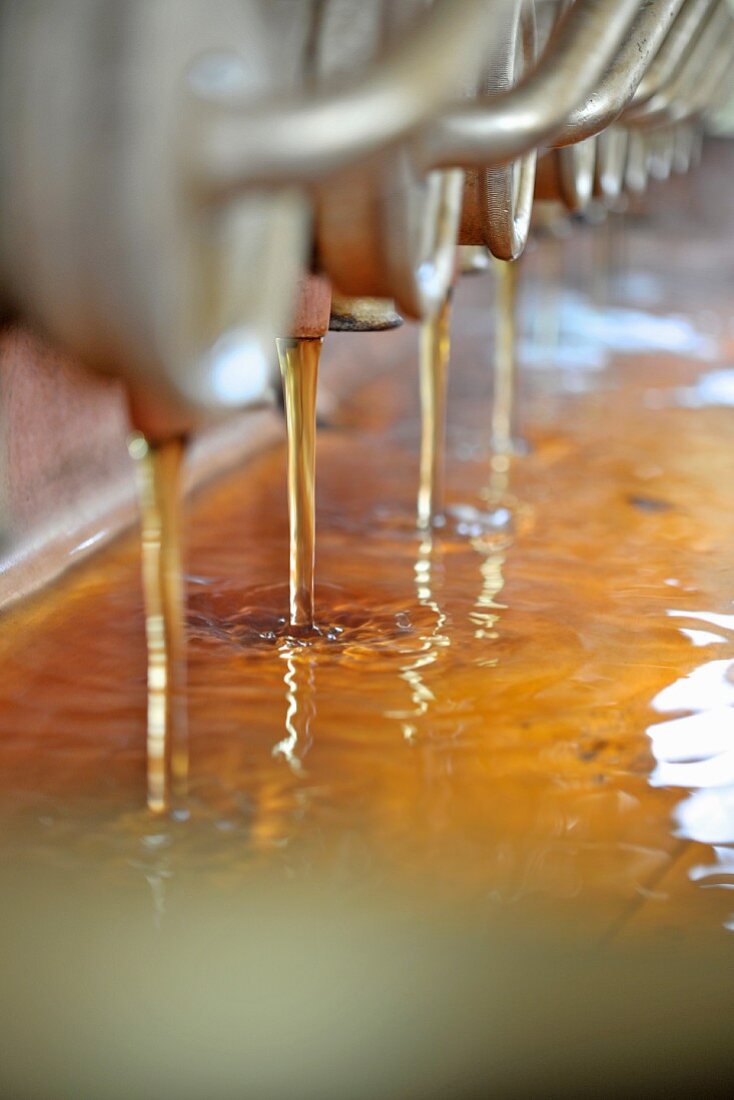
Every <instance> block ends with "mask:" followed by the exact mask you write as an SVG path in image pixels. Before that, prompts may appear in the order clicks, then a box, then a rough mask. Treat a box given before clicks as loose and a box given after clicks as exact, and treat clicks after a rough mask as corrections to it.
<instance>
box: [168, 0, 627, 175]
mask: <svg viewBox="0 0 734 1100" xmlns="http://www.w3.org/2000/svg"><path fill="white" fill-rule="evenodd" d="M509 2H510V0H491V3H487V0H437V3H436V4H435V6H434V8H432V9H431V10H430V12H429V14H428V15H427V16H426V17H425V19H424V21H423V23H422V24H421V25H420V26H419V27H418V28H416V30H415V31H414V32H413V33H412V34H411V35H410V37H409V38H408V40H407V41H404V42H402V43H401V44H400V46H399V48H397V49H395V50H393V51H392V52H391V53H390V54H389V55H388V56H387V57H386V58H385V59H384V60H383V61H381V62H380V63H378V64H376V65H375V66H373V67H372V68H371V69H370V71H369V72H368V73H366V74H365V75H364V76H363V77H361V78H359V79H358V80H356V81H354V82H352V83H351V84H344V82H341V83H340V85H339V86H338V87H336V88H333V89H325V90H323V91H319V92H316V93H315V94H314V95H313V96H310V97H308V98H306V99H304V98H303V96H302V95H299V96H296V97H291V98H283V99H281V100H279V101H278V102H272V101H271V102H268V103H265V104H263V106H261V107H257V106H255V105H253V103H252V102H251V101H250V102H247V100H246V99H245V100H244V101H243V100H241V99H239V98H238V97H235V96H232V97H224V98H219V99H216V100H212V99H208V100H204V99H202V98H200V97H199V98H196V97H192V101H191V103H190V107H191V114H192V118H191V120H190V133H189V135H188V141H187V142H186V149H187V158H188V167H189V174H190V178H191V179H192V181H193V182H194V183H195V184H197V185H198V186H199V187H200V188H201V189H203V190H205V191H209V192H213V193H220V194H221V193H222V192H225V193H226V192H227V191H232V190H238V189H240V188H241V187H242V186H244V185H247V184H251V185H277V184H282V183H287V182H290V181H292V180H294V179H295V180H298V181H299V182H308V181H315V180H319V179H321V178H323V177H324V176H326V175H328V174H330V173H333V172H336V171H339V170H340V169H342V168H344V167H345V166H346V165H348V164H350V163H353V162H354V161H355V160H357V159H360V158H365V157H369V156H370V155H371V154H373V153H375V152H377V151H378V150H379V149H380V148H382V147H384V146H385V145H388V144H391V143H395V142H398V141H400V140H401V139H403V138H404V137H406V136H407V135H408V134H409V133H410V132H412V131H413V130H415V129H417V128H418V127H420V126H421V125H423V124H424V123H426V122H427V121H428V120H429V119H431V118H432V117H433V116H434V115H435V114H436V112H437V111H438V110H439V109H440V108H441V107H443V106H444V105H445V104H446V103H447V102H449V101H450V100H451V99H452V98H454V97H455V96H457V95H459V94H460V92H461V89H462V87H463V86H464V85H465V83H466V81H467V79H469V80H474V79H477V78H478V77H479V75H480V72H481V69H482V66H483V63H484V60H485V57H486V54H487V49H488V42H489V41H490V39H491V35H492V28H493V23H494V21H495V20H496V18H497V16H498V15H500V14H503V12H504V9H505V8H506V7H507V6H508V4H509ZM627 2H628V0H624V3H625V4H626V3H627Z"/></svg>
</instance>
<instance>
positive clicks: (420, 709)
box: [386, 535, 451, 741]
mask: <svg viewBox="0 0 734 1100" xmlns="http://www.w3.org/2000/svg"><path fill="white" fill-rule="evenodd" d="M436 552H437V547H436V545H435V543H434V539H433V537H432V536H431V535H426V537H425V538H423V539H422V540H421V542H420V545H419V547H418V555H417V557H416V561H415V566H414V570H413V575H414V579H415V593H416V598H417V600H418V603H419V604H420V606H421V607H422V608H425V609H426V610H427V611H428V612H429V613H430V615H431V616H432V618H433V620H434V625H433V627H432V628H431V629H430V630H429V631H426V632H425V633H422V634H421V635H420V636H419V646H418V651H417V654H416V655H415V656H413V657H411V659H410V660H409V661H406V662H405V663H404V664H402V665H401V667H400V672H399V676H400V679H401V680H404V681H405V682H406V684H407V685H408V687H409V688H410V698H411V702H412V704H413V707H412V709H411V710H409V711H389V712H387V714H386V717H389V718H395V719H397V720H398V721H399V722H400V724H401V728H402V731H403V737H404V738H405V739H406V741H412V740H413V739H414V738H415V737H416V736H418V735H419V733H420V732H421V720H422V719H423V718H424V717H425V716H426V715H427V714H428V713H429V711H430V708H431V704H432V703H434V702H435V696H434V694H433V691H432V690H431V688H430V687H429V686H428V684H427V683H426V681H425V670H426V669H428V668H430V667H431V666H432V665H435V664H436V663H437V661H438V660H439V659H440V658H441V656H442V654H443V653H444V652H445V650H446V649H447V648H448V647H449V646H450V645H451V638H450V635H449V633H448V632H447V617H446V614H445V613H444V611H443V610H442V609H441V605H440V604H439V602H438V600H437V599H436V595H435V592H434V568H435V560H434V553H436Z"/></svg>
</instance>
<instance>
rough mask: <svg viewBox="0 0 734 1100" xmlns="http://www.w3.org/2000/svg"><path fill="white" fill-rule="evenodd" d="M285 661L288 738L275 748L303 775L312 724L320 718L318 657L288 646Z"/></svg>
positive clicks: (283, 648) (284, 651)
mask: <svg viewBox="0 0 734 1100" xmlns="http://www.w3.org/2000/svg"><path fill="white" fill-rule="evenodd" d="M280 657H281V659H282V660H284V661H285V666H286V671H285V675H284V676H283V683H284V684H285V698H286V714H285V737H283V738H282V740H280V741H279V742H278V743H277V745H274V746H273V756H282V757H283V759H284V760H285V761H286V762H287V764H288V766H289V768H290V769H291V771H293V772H294V773H295V774H296V775H298V774H301V773H302V772H303V757H304V756H305V755H306V753H307V752H308V750H309V748H310V747H311V739H312V737H311V722H312V721H313V719H314V717H315V715H316V700H315V689H316V681H315V668H314V657H313V656H312V654H311V653H309V651H308V649H304V648H302V647H300V646H292V645H290V644H289V643H286V644H285V645H284V646H283V647H282V649H281V652H280Z"/></svg>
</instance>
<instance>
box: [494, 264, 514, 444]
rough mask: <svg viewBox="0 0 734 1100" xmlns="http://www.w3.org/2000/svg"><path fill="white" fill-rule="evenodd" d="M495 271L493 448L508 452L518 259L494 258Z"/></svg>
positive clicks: (510, 425) (511, 405) (511, 441)
mask: <svg viewBox="0 0 734 1100" xmlns="http://www.w3.org/2000/svg"><path fill="white" fill-rule="evenodd" d="M495 270H496V272H497V337H496V341H495V361H494V400H493V402H492V423H491V432H492V439H491V442H492V450H493V451H495V452H497V453H499V454H505V455H506V454H511V453H512V451H513V449H514V440H513V425H514V411H515V409H514V405H515V343H516V333H515V313H516V302H517V262H514V263H508V262H507V261H505V260H496V261H495Z"/></svg>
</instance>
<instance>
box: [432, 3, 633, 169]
mask: <svg viewBox="0 0 734 1100" xmlns="http://www.w3.org/2000/svg"><path fill="white" fill-rule="evenodd" d="M638 13H639V0H577V2H576V3H575V4H573V5H572V7H571V8H570V9H569V10H568V11H567V12H566V13H565V14H564V16H563V17H562V18H561V19H560V20H559V22H558V24H557V27H556V28H555V30H554V32H553V34H552V35H551V38H550V40H549V42H548V45H547V47H546V49H545V50H544V52H543V55H542V57H541V59H540V61H539V63H538V65H537V66H536V68H535V69H534V70H533V71H532V73H530V74H529V75H528V77H527V78H525V79H523V80H521V81H520V83H519V84H516V85H515V87H514V88H512V90H511V91H508V92H505V93H503V94H502V95H498V96H493V97H492V98H491V99H485V100H475V101H474V102H473V103H470V104H466V105H462V106H461V107H457V108H455V109H453V110H451V111H448V112H446V113H444V114H443V115H442V116H440V117H439V118H438V119H437V120H436V122H435V123H434V124H433V125H432V126H431V127H430V128H428V129H427V130H426V133H425V135H422V136H421V141H420V150H419V154H418V155H419V156H420V158H421V161H422V162H423V163H424V164H425V165H426V166H427V167H445V166H449V165H452V166H457V165H458V166H460V167H462V168H474V167H483V166H484V167H486V166H487V165H488V164H503V163H505V162H506V161H509V160H514V159H516V158H517V157H520V156H522V154H523V153H526V152H527V151H528V150H529V149H532V148H534V147H535V146H538V145H543V144H546V143H547V142H548V141H549V140H552V138H553V137H554V136H555V134H556V132H557V131H558V130H560V129H561V128H562V127H563V125H564V123H565V121H566V119H567V118H568V116H569V114H571V112H572V111H574V110H576V108H577V107H578V105H579V103H580V102H583V100H584V99H586V97H587V96H588V95H589V94H590V93H591V91H592V90H593V88H594V87H595V85H596V84H597V83H598V82H599V80H601V78H602V77H603V75H604V73H605V72H606V70H607V69H608V68H609V65H610V64H611V63H612V61H613V60H614V58H615V56H616V53H617V50H618V48H619V46H620V44H621V42H622V41H623V39H624V36H625V35H626V34H628V32H629V28H630V26H631V24H632V23H633V21H634V20H635V18H636V16H637V15H638Z"/></svg>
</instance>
